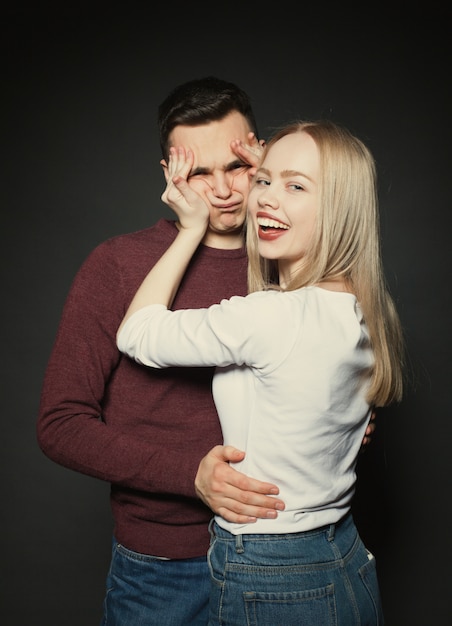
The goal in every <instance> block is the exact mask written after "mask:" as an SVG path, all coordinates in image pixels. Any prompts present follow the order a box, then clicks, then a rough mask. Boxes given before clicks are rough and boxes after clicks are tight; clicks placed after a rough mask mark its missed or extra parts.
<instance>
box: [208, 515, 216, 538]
mask: <svg viewBox="0 0 452 626" xmlns="http://www.w3.org/2000/svg"><path fill="white" fill-rule="evenodd" d="M214 523H215V518H214V517H212V519H211V520H210V522H209V534H210V540H211V541H213V539H214V537H215V531H214V528H213V525H214Z"/></svg>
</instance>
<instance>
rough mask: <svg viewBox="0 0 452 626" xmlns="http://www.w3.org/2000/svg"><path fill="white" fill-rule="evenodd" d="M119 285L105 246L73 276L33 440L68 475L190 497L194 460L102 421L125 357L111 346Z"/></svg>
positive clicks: (119, 308) (120, 310)
mask: <svg viewBox="0 0 452 626" xmlns="http://www.w3.org/2000/svg"><path fill="white" fill-rule="evenodd" d="M122 282H123V281H122V277H121V272H120V271H119V269H118V265H117V261H116V259H115V255H114V254H113V253H112V252H111V248H110V247H109V246H108V245H106V244H101V245H100V246H99V247H98V248H96V250H94V251H93V252H92V253H91V255H90V256H89V257H88V258H87V260H86V261H85V263H84V264H83V265H82V267H81V269H80V270H79V272H78V274H77V276H76V277H75V279H74V282H73V284H72V286H71V289H70V292H69V294H68V297H67V300H66V303H65V306H64V309H63V314H62V317H61V321H60V325H59V328H58V331H57V336H56V340H55V344H54V346H53V349H52V352H51V355H50V359H49V362H48V365H47V369H46V373H45V377H44V382H43V387H42V393H41V402H40V408H39V416H38V421H37V438H38V443H39V446H40V448H41V449H42V451H43V452H44V454H46V455H47V456H48V457H49V458H50V459H52V460H53V461H55V462H57V463H59V464H61V465H63V466H65V467H67V468H70V469H73V470H75V471H79V472H82V473H84V474H87V475H90V476H93V477H96V478H99V479H102V480H106V481H109V482H111V483H117V484H121V485H123V486H126V487H130V488H133V489H139V490H143V491H148V492H151V491H152V492H154V493H172V494H178V495H183V496H190V497H193V496H195V491H194V476H195V474H196V471H197V467H198V463H199V460H200V459H196V458H194V455H193V453H189V452H187V453H186V454H185V453H184V451H181V450H171V449H170V448H168V447H167V446H162V445H161V443H160V444H159V443H158V442H156V443H155V445H152V443H150V442H149V441H143V439H142V438H141V437H139V436H138V435H133V434H131V433H130V431H129V430H128V429H127V428H126V426H125V425H122V426H119V425H111V424H106V423H105V422H104V421H103V419H102V413H103V405H104V403H105V402H106V393H107V388H108V383H109V380H110V378H111V377H112V376H114V374H115V370H116V368H117V367H118V365H119V363H120V359H121V358H124V357H123V356H122V355H121V354H120V352H119V351H118V349H117V346H116V331H117V328H118V326H119V323H120V321H121V319H122V317H123V315H124V310H125V303H126V301H127V298H126V297H125V295H124V285H122ZM171 468H176V469H177V476H175V475H174V472H175V471H176V470H175V469H171Z"/></svg>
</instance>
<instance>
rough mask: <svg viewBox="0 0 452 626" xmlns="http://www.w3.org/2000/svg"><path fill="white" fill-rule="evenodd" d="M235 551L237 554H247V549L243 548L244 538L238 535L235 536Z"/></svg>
mask: <svg viewBox="0 0 452 626" xmlns="http://www.w3.org/2000/svg"><path fill="white" fill-rule="evenodd" d="M235 551H236V553H237V554H243V552H245V548H244V547H243V536H242V535H236V536H235Z"/></svg>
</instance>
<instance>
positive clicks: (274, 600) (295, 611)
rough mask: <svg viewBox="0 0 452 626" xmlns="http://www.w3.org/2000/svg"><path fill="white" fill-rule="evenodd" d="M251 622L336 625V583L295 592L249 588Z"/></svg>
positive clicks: (257, 625) (251, 625)
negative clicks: (253, 590) (259, 590)
mask: <svg viewBox="0 0 452 626" xmlns="http://www.w3.org/2000/svg"><path fill="white" fill-rule="evenodd" d="M243 599H244V602H245V612H246V616H247V624H249V626H267V625H268V624H284V626H303V625H306V626H312V625H313V624H322V626H336V625H337V612H336V600H335V595H334V585H327V586H326V587H321V588H318V589H307V590H303V591H292V592H267V593H261V592H245V593H244V594H243Z"/></svg>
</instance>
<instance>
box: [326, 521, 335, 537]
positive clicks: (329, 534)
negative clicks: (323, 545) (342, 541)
mask: <svg viewBox="0 0 452 626" xmlns="http://www.w3.org/2000/svg"><path fill="white" fill-rule="evenodd" d="M335 532H336V524H330V527H329V528H328V531H327V535H326V536H327V539H328V541H334V535H335Z"/></svg>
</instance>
